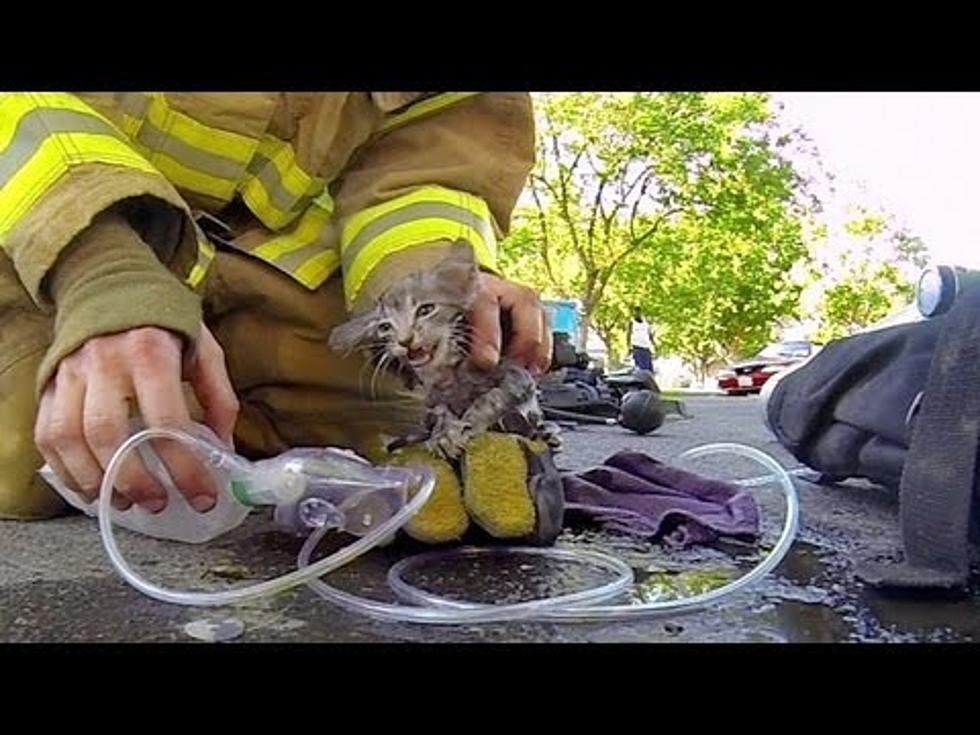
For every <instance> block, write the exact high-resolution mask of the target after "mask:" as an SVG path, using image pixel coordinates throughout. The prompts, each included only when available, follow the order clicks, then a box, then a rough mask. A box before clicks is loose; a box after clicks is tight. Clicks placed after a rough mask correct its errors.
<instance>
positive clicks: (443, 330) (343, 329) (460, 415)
mask: <svg viewBox="0 0 980 735" xmlns="http://www.w3.org/2000/svg"><path fill="white" fill-rule="evenodd" d="M478 277H479V267H478V265H477V263H476V260H475V259H474V257H473V251H472V249H471V248H470V246H469V245H466V244H465V243H457V244H456V245H454V246H453V247H452V248H451V250H450V253H449V255H448V256H447V258H446V259H445V260H443V261H442V262H441V263H440V264H439V265H438V266H437V267H436V268H434V269H433V270H431V271H422V272H418V273H413V274H411V275H410V276H408V277H406V278H404V279H402V280H401V281H399V282H398V283H396V284H394V285H393V286H392V287H391V288H389V289H388V291H387V292H385V294H384V295H383V296H382V297H381V298H380V299H379V301H378V302H377V304H376V305H375V307H374V308H373V309H371V310H370V311H368V312H366V313H364V314H361V315H359V316H357V317H354V318H353V319H351V320H349V321H347V322H345V323H344V324H341V325H340V326H338V327H336V328H335V329H334V330H333V332H332V333H331V335H330V347H331V348H332V349H334V350H337V351H348V352H350V351H351V350H354V349H361V350H364V351H366V352H369V353H372V357H373V358H374V359H376V360H379V361H380V364H382V365H385V364H388V363H392V362H393V363H395V364H396V365H397V366H398V367H400V368H402V370H403V374H406V375H407V377H408V378H409V382H410V385H411V386H412V387H420V390H421V393H422V395H423V396H424V398H425V403H426V407H427V409H428V411H427V416H426V431H425V432H424V433H422V434H420V435H419V436H414V437H410V438H406V441H405V442H403V443H414V442H418V441H424V442H425V444H426V446H427V447H428V448H429V450H430V451H433V452H435V453H436V454H439V455H441V456H443V457H445V458H447V459H456V458H457V457H459V455H460V453H461V452H462V449H463V447H464V446H465V445H466V443H467V442H468V441H469V440H470V438H472V437H473V436H475V435H477V434H480V433H482V432H485V431H490V430H493V429H498V430H502V431H505V432H509V433H516V434H521V435H523V436H526V437H528V438H532V439H543V440H545V441H547V442H548V444H549V445H550V446H551V447H552V448H553V449H558V448H559V445H560V442H559V439H558V430H557V426H555V425H554V424H551V423H547V422H544V421H543V420H542V419H543V417H542V413H541V409H540V407H539V405H538V400H537V386H536V384H535V381H534V378H533V377H532V376H531V374H530V373H529V372H528V371H527V370H526V369H525V368H524V367H522V366H521V365H519V364H518V363H517V362H515V361H513V360H510V359H508V358H506V357H504V358H502V359H501V361H500V362H499V364H498V365H497V367H496V368H494V369H493V370H491V371H489V372H487V371H483V370H479V369H478V368H476V367H475V366H473V365H472V364H471V362H470V360H469V359H468V357H469V346H470V339H471V336H470V330H469V325H468V324H467V321H466V314H467V313H468V312H469V311H470V310H471V309H472V307H473V304H474V303H475V301H476V291H477V279H478Z"/></svg>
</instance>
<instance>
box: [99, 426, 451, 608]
mask: <svg viewBox="0 0 980 735" xmlns="http://www.w3.org/2000/svg"><path fill="white" fill-rule="evenodd" d="M152 439H171V440H174V441H178V442H182V443H184V444H191V445H192V446H194V445H195V442H196V440H195V438H194V437H192V436H190V435H189V434H187V433H185V432H183V431H180V430H177V429H167V428H153V429H144V430H142V431H140V432H138V433H136V434H134V435H133V436H131V437H130V438H129V439H127V440H126V441H125V442H124V443H123V444H122V446H120V447H119V449H118V450H117V451H116V453H115V455H113V457H112V460H111V461H110V462H109V466H108V467H107V468H106V473H105V477H104V478H103V480H102V488H101V491H100V493H99V533H100V534H101V536H102V543H103V545H104V546H105V550H106V553H107V554H108V555H109V560H110V561H111V562H112V565H113V566H114V567H115V568H116V571H117V572H119V574H120V575H121V576H122V577H123V579H125V580H126V581H127V582H128V583H129V584H131V585H132V586H133V587H135V588H136V589H138V590H139V591H140V592H142V593H143V594H145V595H148V596H149V597H152V598H154V599H156V600H160V601H161V602H169V603H173V604H176V605H192V606H203V607H214V606H219V605H232V604H235V603H239V602H244V601H245V600H251V599H254V598H256V597H265V596H266V595H274V594H276V593H278V592H282V591H284V590H287V589H289V588H291V587H295V586H297V585H300V584H303V583H304V582H306V581H308V580H310V579H315V578H316V577H319V576H322V575H324V574H326V573H327V572H331V571H333V570H334V569H337V568H338V567H342V566H343V565H344V564H347V563H348V562H350V561H352V560H353V559H356V558H357V557H358V556H360V555H361V554H364V553H366V552H368V551H370V550H371V549H372V548H374V547H375V546H377V545H378V544H380V543H382V542H384V541H385V540H386V539H387V538H388V537H389V536H390V535H391V534H393V533H394V532H395V531H397V530H398V529H399V528H401V527H402V526H403V525H405V523H407V522H408V520H409V519H410V518H411V517H412V516H413V515H415V514H416V513H417V512H418V511H419V510H420V509H421V508H422V506H423V505H425V503H426V502H427V501H428V499H429V497H430V496H431V495H432V491H433V489H434V488H435V475H434V474H433V473H432V472H431V471H430V470H428V469H426V468H418V471H419V472H420V474H421V476H422V482H421V484H420V487H419V489H418V491H417V492H416V493H415V496H414V497H413V498H412V499H411V500H409V502H408V503H406V504H405V505H404V506H402V508H400V509H399V510H398V511H397V512H396V513H395V514H394V515H392V516H391V518H389V519H387V520H386V521H384V522H382V523H379V524H378V525H377V526H376V527H375V528H373V529H372V530H371V531H370V532H368V533H367V534H365V535H364V536H362V537H361V538H359V539H358V540H357V541H355V542H354V543H352V544H350V545H349V546H345V547H344V548H342V549H340V550H339V551H337V552H336V553H334V554H331V555H330V556H328V557H326V558H324V559H321V560H320V561H318V562H317V563H316V564H313V565H311V566H307V567H304V568H300V569H297V570H296V571H295V572H290V573H289V574H285V575H283V576H281V577H277V578H275V579H270V580H267V581H265V582H259V583H257V584H251V585H247V586H245V587H238V588H235V589H230V590H221V591H217V592H185V591H180V590H171V589H167V588H166V587H161V586H159V585H156V584H153V583H152V582H149V581H147V580H145V579H143V577H141V576H140V575H139V574H137V573H136V572H135V571H134V570H133V569H132V567H130V566H129V564H128V563H127V562H126V559H125V558H124V557H123V555H122V553H121V552H120V551H119V547H118V545H117V544H116V539H115V536H113V533H112V491H113V488H114V487H115V485H116V476H117V475H118V474H119V469H120V467H121V466H122V461H123V459H124V458H125V457H126V455H128V454H129V452H130V451H132V450H134V449H135V448H136V447H137V446H139V445H140V444H142V443H143V442H146V441H150V440H152ZM413 469H414V468H413ZM320 530H321V531H324V532H325V531H327V530H329V529H326V528H324V529H320ZM321 537H322V536H321Z"/></svg>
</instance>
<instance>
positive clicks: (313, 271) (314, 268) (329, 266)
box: [295, 250, 340, 290]
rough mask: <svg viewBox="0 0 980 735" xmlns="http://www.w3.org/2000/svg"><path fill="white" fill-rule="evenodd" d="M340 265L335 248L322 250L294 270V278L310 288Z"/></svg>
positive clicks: (323, 279) (319, 282)
mask: <svg viewBox="0 0 980 735" xmlns="http://www.w3.org/2000/svg"><path fill="white" fill-rule="evenodd" d="M339 266H340V256H339V255H337V251H336V250H324V251H323V252H322V253H319V254H318V255H314V256H313V257H312V258H310V259H309V260H308V261H306V262H305V263H304V264H303V265H302V266H300V267H299V269H298V270H297V271H296V274H295V275H296V279H297V280H298V281H299V282H300V283H302V284H303V285H304V286H306V287H307V288H308V289H310V290H312V289H314V288H317V287H319V286H320V284H322V283H323V282H324V281H326V280H327V278H328V277H329V276H330V275H331V274H332V273H333V272H334V271H336V270H337V268H338V267H339Z"/></svg>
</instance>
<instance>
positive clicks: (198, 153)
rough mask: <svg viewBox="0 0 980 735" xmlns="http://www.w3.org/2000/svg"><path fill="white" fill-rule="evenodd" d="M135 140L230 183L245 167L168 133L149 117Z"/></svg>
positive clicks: (195, 169) (183, 163)
mask: <svg viewBox="0 0 980 735" xmlns="http://www.w3.org/2000/svg"><path fill="white" fill-rule="evenodd" d="M136 140H138V141H139V142H140V143H141V144H142V145H144V146H146V147H147V148H149V149H150V150H151V151H154V152H156V153H163V154H165V155H167V156H170V157H171V158H173V159H174V160H175V161H177V162H178V163H180V164H181V165H183V166H186V167H187V168H189V169H193V170H194V171H200V172H201V173H203V174H208V175H209V176H214V177H215V178H218V179H226V180H228V181H230V182H231V183H234V182H236V181H238V178H239V176H241V173H242V171H243V170H244V169H245V166H244V165H242V164H241V163H239V162H238V161H236V160H234V159H232V158H228V157H226V156H222V155H219V154H217V153H211V152H209V151H204V150H201V149H200V148H195V147H193V146H191V145H188V144H187V143H185V142H184V141H182V140H180V139H179V138H175V137H174V136H172V135H168V134H167V133H165V132H163V131H162V130H160V129H159V128H158V127H156V126H155V125H154V124H153V123H151V122H150V120H149V119H146V120H144V121H143V124H142V126H140V131H139V134H138V135H137V136H136Z"/></svg>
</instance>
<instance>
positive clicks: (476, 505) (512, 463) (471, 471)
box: [462, 433, 537, 539]
mask: <svg viewBox="0 0 980 735" xmlns="http://www.w3.org/2000/svg"><path fill="white" fill-rule="evenodd" d="M462 474H463V502H464V503H465V505H466V509H467V510H468V511H469V513H470V517H471V518H472V519H473V521H474V522H475V523H477V524H478V525H479V526H480V527H481V528H482V529H483V530H484V531H486V532H487V533H489V534H490V535H491V536H494V537H496V538H501V539H515V538H522V537H525V536H529V535H531V534H532V533H534V530H535V522H536V519H537V512H536V510H535V503H534V497H533V495H532V493H531V490H530V488H529V486H528V463H527V458H526V455H525V452H524V449H523V447H522V446H521V441H520V439H518V438H517V437H515V436H513V435H509V434H495V433H486V434H480V435H478V436H476V437H474V438H473V439H472V440H470V442H469V444H467V446H466V453H465V455H464V456H463V460H462Z"/></svg>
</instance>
